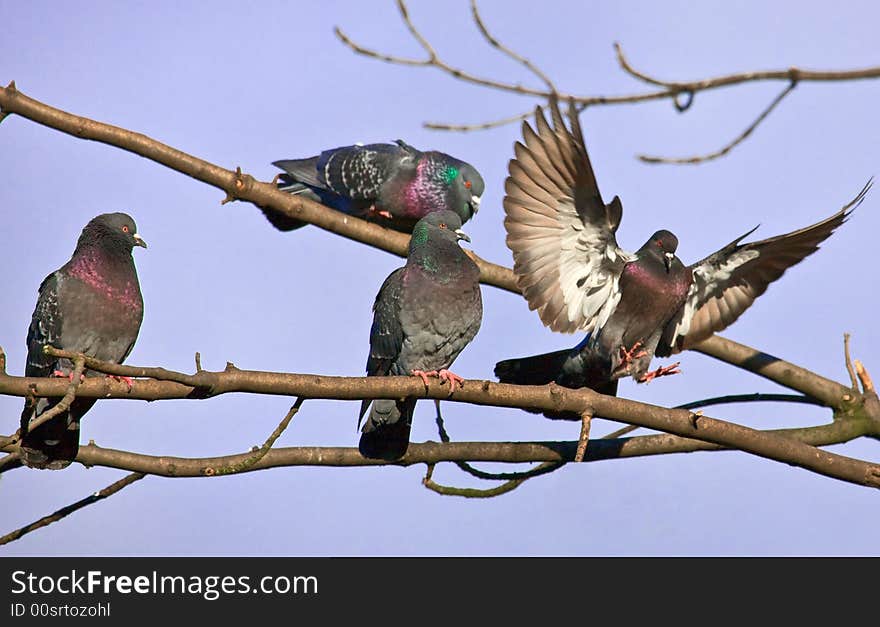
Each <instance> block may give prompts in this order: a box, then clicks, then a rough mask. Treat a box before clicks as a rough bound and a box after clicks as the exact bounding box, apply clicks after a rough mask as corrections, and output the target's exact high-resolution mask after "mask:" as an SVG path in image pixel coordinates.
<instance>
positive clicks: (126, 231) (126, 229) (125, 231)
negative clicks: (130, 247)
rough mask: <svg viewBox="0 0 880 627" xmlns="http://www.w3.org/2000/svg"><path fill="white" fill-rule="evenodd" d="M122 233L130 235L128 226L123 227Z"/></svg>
mask: <svg viewBox="0 0 880 627" xmlns="http://www.w3.org/2000/svg"><path fill="white" fill-rule="evenodd" d="M122 232H123V233H128V226H127V225H126V226H123V227H122Z"/></svg>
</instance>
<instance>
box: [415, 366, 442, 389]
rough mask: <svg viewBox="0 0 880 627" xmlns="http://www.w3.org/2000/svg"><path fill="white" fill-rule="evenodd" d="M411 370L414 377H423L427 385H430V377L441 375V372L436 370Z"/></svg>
mask: <svg viewBox="0 0 880 627" xmlns="http://www.w3.org/2000/svg"><path fill="white" fill-rule="evenodd" d="M409 372H410V374H411V375H412V376H414V377H421V378H422V382H423V383H424V384H425V387H428V377H439V376H440V373H439V372H437V371H436V370H431V371H430V372H425V371H424V370H410V371H409Z"/></svg>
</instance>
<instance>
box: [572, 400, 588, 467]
mask: <svg viewBox="0 0 880 627" xmlns="http://www.w3.org/2000/svg"><path fill="white" fill-rule="evenodd" d="M592 421H593V412H592V411H585V412H583V413H582V414H581V435H580V437H579V438H578V445H577V452H576V453H575V454H574V461H575V462H582V461H584V454H585V453H586V452H587V443H588V442H589V441H590V423H591V422H592Z"/></svg>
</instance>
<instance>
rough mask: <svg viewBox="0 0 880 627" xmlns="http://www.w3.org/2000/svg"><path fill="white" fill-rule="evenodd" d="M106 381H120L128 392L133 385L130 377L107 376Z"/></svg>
mask: <svg viewBox="0 0 880 627" xmlns="http://www.w3.org/2000/svg"><path fill="white" fill-rule="evenodd" d="M107 378H108V379H115V380H116V381H122V382H123V383H125V384H126V385H127V386H128V391H129V392H131V388H132V385H133V384H134V379H132V378H131V377H123V376H120V375H117V374H108V375H107Z"/></svg>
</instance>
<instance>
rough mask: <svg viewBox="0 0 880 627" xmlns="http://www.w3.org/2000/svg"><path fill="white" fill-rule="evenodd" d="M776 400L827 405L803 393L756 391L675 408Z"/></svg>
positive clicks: (718, 397)
mask: <svg viewBox="0 0 880 627" xmlns="http://www.w3.org/2000/svg"><path fill="white" fill-rule="evenodd" d="M768 401H775V402H780V403H804V404H806V405H818V406H820V407H825V406H826V405H825V403H823V402H822V401H820V400H818V399H815V398H812V397H810V396H804V395H802V394H764V393H760V392H755V393H754V394H728V395H727V396H716V397H714V398H704V399H702V400H699V401H691V402H690V403H683V404H681V405H676V406H675V409H697V408H699V407H710V406H712V405H727V404H730V403H765V402H768Z"/></svg>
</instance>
